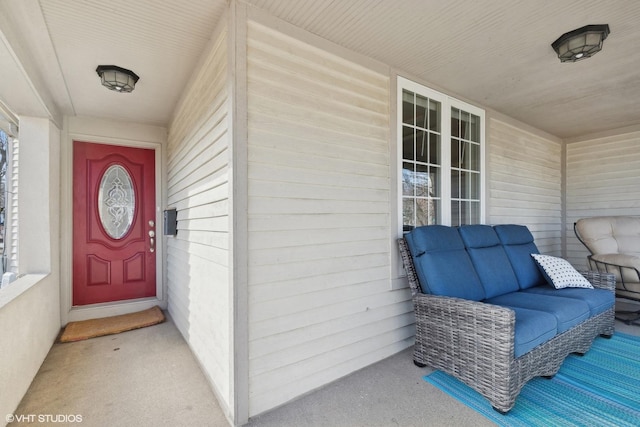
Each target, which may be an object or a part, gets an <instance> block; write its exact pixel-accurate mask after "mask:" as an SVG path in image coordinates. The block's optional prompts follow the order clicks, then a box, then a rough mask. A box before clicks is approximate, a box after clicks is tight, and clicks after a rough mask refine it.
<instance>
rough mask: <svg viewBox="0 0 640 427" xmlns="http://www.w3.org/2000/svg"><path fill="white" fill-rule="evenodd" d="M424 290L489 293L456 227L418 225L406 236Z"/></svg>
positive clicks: (476, 297)
mask: <svg viewBox="0 0 640 427" xmlns="http://www.w3.org/2000/svg"><path fill="white" fill-rule="evenodd" d="M405 240H406V241H407V246H408V247H409V251H410V252H411V256H412V258H413V264H414V266H415V268H416V274H417V276H418V281H419V282H420V287H421V288H422V292H424V293H428V294H432V295H440V296H449V297H457V298H464V299H468V300H472V301H480V300H483V299H484V298H485V297H486V295H485V293H484V289H483V287H482V283H480V279H479V278H478V275H477V274H476V271H475V270H474V268H473V264H472V263H471V259H470V258H469V255H468V254H467V252H466V250H465V248H464V243H463V242H462V239H461V238H460V235H459V234H458V231H457V230H456V229H455V228H452V227H447V226H442V225H429V226H424V227H418V228H415V229H414V230H412V231H411V232H410V233H407V234H406V235H405Z"/></svg>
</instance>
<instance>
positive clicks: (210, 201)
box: [167, 31, 233, 408]
mask: <svg viewBox="0 0 640 427" xmlns="http://www.w3.org/2000/svg"><path fill="white" fill-rule="evenodd" d="M227 51H228V49H227V32H226V31H222V32H220V33H218V35H217V38H216V39H214V40H212V43H211V46H210V50H208V51H206V52H205V53H204V55H205V57H204V58H203V61H202V64H201V68H199V69H198V70H196V72H195V73H194V76H193V78H192V81H191V83H190V86H189V88H188V91H187V93H185V95H184V96H183V100H182V102H181V103H180V104H179V106H178V109H177V111H176V112H175V117H174V120H173V121H172V123H171V127H170V129H169V138H168V139H169V144H168V145H169V150H168V161H167V163H168V185H167V187H168V190H167V205H168V207H170V208H176V209H177V212H178V234H177V236H175V237H170V238H168V245H167V246H168V247H167V283H168V300H169V312H170V313H171V316H172V318H173V320H174V322H175V324H176V326H177V327H178V329H179V330H180V332H181V333H182V335H183V336H184V337H185V339H186V340H187V342H188V343H189V345H190V347H191V349H192V350H193V353H194V355H195V356H196V358H197V359H198V360H199V362H200V364H201V366H202V367H203V369H204V371H205V374H206V375H207V377H208V378H209V380H210V381H211V382H212V383H213V387H214V389H215V390H216V392H217V394H218V396H219V397H220V398H221V399H222V400H223V402H221V403H222V404H223V405H226V406H227V408H229V406H230V405H231V402H233V396H231V393H232V386H231V383H230V381H231V380H230V378H231V377H232V375H231V373H230V369H231V366H232V363H231V358H232V355H233V350H232V349H231V348H230V343H231V339H230V334H231V331H232V328H233V325H232V324H231V315H230V313H231V307H230V304H231V298H230V295H231V283H230V278H229V277H230V276H229V211H230V207H229V203H230V202H229V194H230V190H229V163H230V159H229V144H230V142H229V132H228V129H229V120H230V119H229V111H228V108H229V88H228V59H227Z"/></svg>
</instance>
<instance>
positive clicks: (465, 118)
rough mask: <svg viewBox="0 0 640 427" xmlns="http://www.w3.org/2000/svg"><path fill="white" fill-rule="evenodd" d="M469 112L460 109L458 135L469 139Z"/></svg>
mask: <svg viewBox="0 0 640 427" xmlns="http://www.w3.org/2000/svg"><path fill="white" fill-rule="evenodd" d="M469 115H470V114H469V113H467V112H466V111H460V137H461V138H464V139H469Z"/></svg>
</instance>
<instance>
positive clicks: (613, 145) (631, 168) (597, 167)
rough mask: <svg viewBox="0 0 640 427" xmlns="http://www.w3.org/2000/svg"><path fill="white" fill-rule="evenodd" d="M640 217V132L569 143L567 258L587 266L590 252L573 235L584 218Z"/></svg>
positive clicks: (574, 263)
mask: <svg viewBox="0 0 640 427" xmlns="http://www.w3.org/2000/svg"><path fill="white" fill-rule="evenodd" d="M603 215H632V216H640V131H636V132H624V133H620V134H618V135H615V136H607V137H599V138H586V139H583V140H581V141H575V142H569V143H568V144H567V222H566V227H567V229H566V233H567V258H568V260H569V261H570V262H571V263H572V264H573V265H574V266H576V267H580V268H585V267H586V264H587V263H586V257H587V254H588V251H587V250H586V248H585V247H584V246H583V245H582V243H580V242H579V241H578V239H577V238H576V237H575V234H574V232H573V223H574V222H575V221H577V220H578V219H580V218H587V217H592V216H603Z"/></svg>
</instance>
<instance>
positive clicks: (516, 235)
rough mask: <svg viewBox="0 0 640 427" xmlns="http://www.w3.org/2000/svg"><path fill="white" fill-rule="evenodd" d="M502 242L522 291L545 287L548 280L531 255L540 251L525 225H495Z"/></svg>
mask: <svg viewBox="0 0 640 427" xmlns="http://www.w3.org/2000/svg"><path fill="white" fill-rule="evenodd" d="M493 229H494V230H495V231H496V234H497V235H498V238H499V239H500V242H501V243H502V245H503V246H504V250H505V252H506V253H507V257H509V261H510V263H511V267H512V268H513V271H514V272H515V274H516V277H517V278H518V284H519V285H520V289H528V288H531V287H534V286H539V285H543V284H545V283H546V280H545V278H544V276H543V275H542V273H541V272H540V269H539V268H538V266H537V265H536V262H535V260H534V259H533V258H532V257H531V254H538V253H540V251H539V250H538V247H537V246H536V244H535V243H534V241H533V234H531V232H530V231H529V229H528V228H527V227H526V226H524V225H514V224H502V225H495V226H494V227H493Z"/></svg>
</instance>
